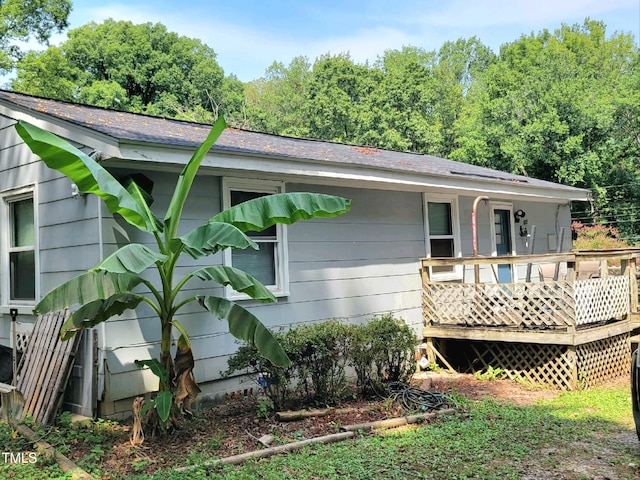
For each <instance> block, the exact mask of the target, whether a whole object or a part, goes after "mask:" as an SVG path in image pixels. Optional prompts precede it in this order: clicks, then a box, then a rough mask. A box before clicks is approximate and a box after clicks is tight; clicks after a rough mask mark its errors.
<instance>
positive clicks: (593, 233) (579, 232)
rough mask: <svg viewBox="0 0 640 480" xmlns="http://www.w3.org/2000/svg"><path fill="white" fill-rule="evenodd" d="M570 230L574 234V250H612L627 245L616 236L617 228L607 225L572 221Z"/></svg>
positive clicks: (617, 233) (618, 233) (617, 234)
mask: <svg viewBox="0 0 640 480" xmlns="http://www.w3.org/2000/svg"><path fill="white" fill-rule="evenodd" d="M571 231H572V232H573V234H574V235H575V240H574V241H573V249H574V250H610V249H611V250H612V249H617V248H618V249H619V248H627V247H628V246H629V244H628V243H627V242H625V241H624V240H621V239H620V238H618V236H619V235H620V232H619V231H618V229H617V228H614V227H611V226H608V225H584V224H583V223H581V222H573V223H571Z"/></svg>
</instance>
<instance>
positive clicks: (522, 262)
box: [422, 249, 640, 388]
mask: <svg viewBox="0 0 640 480" xmlns="http://www.w3.org/2000/svg"><path fill="white" fill-rule="evenodd" d="M638 257H640V249H625V250H608V251H597V252H596V251H590V252H570V253H559V254H547V255H523V256H503V257H463V258H430V259H423V260H422V279H423V316H424V329H423V336H424V339H425V344H424V345H425V350H426V352H425V353H426V354H427V355H428V357H429V361H430V363H431V362H435V361H437V360H438V359H440V360H441V361H443V362H445V363H447V364H448V363H449V361H448V359H450V360H451V362H452V363H455V358H454V357H456V356H457V357H458V360H459V357H460V355H459V354H457V353H455V352H454V353H451V348H450V346H451V345H452V344H455V345H456V347H455V348H457V349H464V350H468V351H467V352H465V358H466V359H467V360H468V361H469V363H470V364H471V367H470V369H471V370H473V371H475V370H477V369H480V370H481V369H482V368H487V367H488V366H489V364H487V361H488V360H487V359H492V360H493V362H494V363H496V362H498V363H499V364H500V365H497V364H494V365H491V366H492V367H493V368H498V367H499V368H502V369H503V370H506V371H507V372H510V374H511V375H512V376H514V377H521V378H527V379H529V380H535V381H536V382H538V381H540V378H541V375H540V374H539V373H533V374H532V373H531V372H532V371H533V370H536V369H538V368H539V365H538V364H544V363H546V364H548V363H549V362H551V363H553V362H554V361H555V360H553V359H554V358H555V359H559V360H557V364H558V366H557V368H552V369H551V370H552V371H551V372H549V373H547V374H546V375H542V378H543V379H546V380H548V382H543V383H552V384H556V385H559V386H561V387H562V388H576V386H577V385H578V377H579V376H582V377H583V383H584V381H585V378H584V377H585V375H586V376H587V377H588V376H589V372H587V373H586V374H585V372H584V370H581V368H582V367H584V362H585V361H586V362H587V363H588V364H589V368H590V369H591V370H593V371H594V372H596V371H597V372H598V373H597V375H595V374H594V375H591V378H590V379H589V378H586V383H587V384H595V383H598V382H599V381H600V380H602V378H600V377H603V376H606V375H607V374H608V373H607V371H608V372H610V373H611V374H616V373H619V372H622V371H625V369H626V368H627V363H628V362H627V357H628V358H630V340H629V338H630V336H631V334H632V332H633V331H634V330H636V329H638V327H640V313H639V312H638V281H637V270H636V259H637V258H638ZM505 264H507V265H511V268H512V271H514V272H519V273H520V278H517V275H516V278H517V280H516V281H514V282H513V283H498V282H497V281H496V279H497V274H496V269H497V268H498V267H497V265H505ZM556 265H557V267H556ZM443 266H447V267H451V266H462V269H463V271H464V272H465V275H463V279H462V281H457V282H437V281H432V280H431V278H430V275H429V272H430V271H431V267H443ZM549 267H552V268H549ZM468 272H472V273H473V274H472V275H470V274H469V273H468ZM523 272H526V273H524V275H522V273H523ZM549 272H553V273H549ZM469 277H472V278H469ZM476 280H484V281H476ZM447 345H449V347H447ZM478 345H482V348H479V347H478ZM525 345H526V346H528V347H526V348H525V347H523V346H525ZM536 345H537V347H532V346H536ZM611 348H614V349H618V350H620V349H622V350H624V352H622V353H620V352H618V353H616V354H614V355H612V354H611V353H612V352H611V350H610V349H611ZM447 350H449V351H447ZM516 350H517V351H520V353H516ZM523 350H528V351H531V352H534V351H535V352H537V353H530V354H527V355H526V358H523V356H522V354H521V352H522V351H523ZM627 350H628V353H629V355H627ZM481 352H488V353H486V355H485V354H482V353H481ZM549 352H555V353H549ZM581 352H582V353H581ZM594 352H595V353H594ZM598 352H600V353H598ZM458 353H459V352H458ZM581 356H582V357H583V359H582V364H581ZM600 357H602V358H600ZM611 358H615V359H616V360H615V361H613V360H611ZM585 359H587V360H585ZM510 362H511V363H510ZM612 362H614V363H615V364H614V363H612ZM458 363H459V362H458ZM602 363H604V364H605V366H604V367H603V366H602V365H601V364H602ZM591 370H590V371H591ZM596 377H598V378H596Z"/></svg>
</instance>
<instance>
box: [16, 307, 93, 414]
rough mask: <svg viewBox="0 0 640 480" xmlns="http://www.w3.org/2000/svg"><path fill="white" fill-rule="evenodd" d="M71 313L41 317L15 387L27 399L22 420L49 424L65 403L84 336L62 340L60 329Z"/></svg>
mask: <svg viewBox="0 0 640 480" xmlns="http://www.w3.org/2000/svg"><path fill="white" fill-rule="evenodd" d="M68 317H69V312H68V311H66V310H65V311H63V312H53V313H48V314H46V315H38V318H37V320H36V324H35V326H34V329H33V333H32V334H31V336H30V338H29V344H28V345H27V349H26V351H25V353H24V358H23V360H22V361H21V365H20V367H19V369H18V372H17V373H18V380H17V384H16V386H17V387H18V390H19V391H20V392H21V393H22V395H23V396H24V408H23V410H22V415H23V417H25V416H31V417H32V418H33V420H34V421H35V422H36V423H40V424H43V425H46V424H47V423H49V422H50V421H51V420H52V419H53V417H54V416H55V414H56V412H57V411H58V409H59V408H60V406H61V404H62V399H63V396H64V390H65V388H66V385H67V381H68V380H69V375H70V374H71V369H72V367H73V362H74V360H75V355H76V352H77V350H78V345H79V343H80V338H81V335H76V336H75V337H73V338H72V339H71V340H69V341H62V340H61V339H60V327H61V326H62V324H63V323H64V322H65V320H66V319H67V318H68Z"/></svg>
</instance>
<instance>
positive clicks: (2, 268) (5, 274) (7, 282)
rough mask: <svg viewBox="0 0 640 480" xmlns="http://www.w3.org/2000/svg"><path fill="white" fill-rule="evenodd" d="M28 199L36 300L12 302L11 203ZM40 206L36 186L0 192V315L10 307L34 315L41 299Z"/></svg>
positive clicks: (21, 312)
mask: <svg viewBox="0 0 640 480" xmlns="http://www.w3.org/2000/svg"><path fill="white" fill-rule="evenodd" d="M27 198H31V199H32V200H33V229H34V239H33V243H34V245H33V250H34V270H35V271H34V275H35V290H34V294H35V298H34V299H33V300H12V299H11V298H10V297H11V278H10V260H9V254H10V245H11V225H10V223H11V213H10V203H12V202H15V201H20V200H24V199H27ZM38 205H39V202H38V195H37V189H36V187H35V185H30V186H25V187H21V188H16V189H12V190H5V191H2V192H0V247H1V250H2V255H0V277H1V279H0V281H1V283H2V285H1V286H0V293H1V294H2V302H1V303H2V307H0V313H4V312H8V311H9V308H10V307H11V308H15V307H18V312H19V313H20V314H23V313H32V310H33V308H32V307H33V306H34V305H35V304H36V303H37V302H38V299H39V298H40V245H39V238H40V234H39V232H40V230H39V221H38ZM21 307H22V308H21Z"/></svg>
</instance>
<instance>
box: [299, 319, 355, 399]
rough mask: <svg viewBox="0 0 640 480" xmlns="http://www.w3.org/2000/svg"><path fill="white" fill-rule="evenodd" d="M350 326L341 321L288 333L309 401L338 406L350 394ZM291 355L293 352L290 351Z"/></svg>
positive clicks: (302, 386) (319, 324)
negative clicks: (346, 365) (348, 369)
mask: <svg viewBox="0 0 640 480" xmlns="http://www.w3.org/2000/svg"><path fill="white" fill-rule="evenodd" d="M348 331H349V329H348V327H347V326H346V325H344V324H342V323H340V322H339V321H337V320H330V321H328V322H323V323H314V324H311V325H301V326H297V327H295V328H293V329H291V330H290V331H289V333H288V337H289V338H288V340H289V345H290V346H291V347H293V349H294V350H293V351H292V352H291V354H290V357H289V358H291V361H292V362H293V363H294V364H295V365H296V368H297V371H296V373H297V380H298V385H299V387H300V389H301V390H302V393H303V395H304V396H305V399H306V401H307V402H315V403H321V404H325V405H335V404H336V403H338V402H339V401H340V400H342V399H343V398H344V397H345V395H346V394H347V393H348V385H347V379H346V375H345V364H346V361H347V347H348V345H349V336H348ZM287 353H289V352H287Z"/></svg>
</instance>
